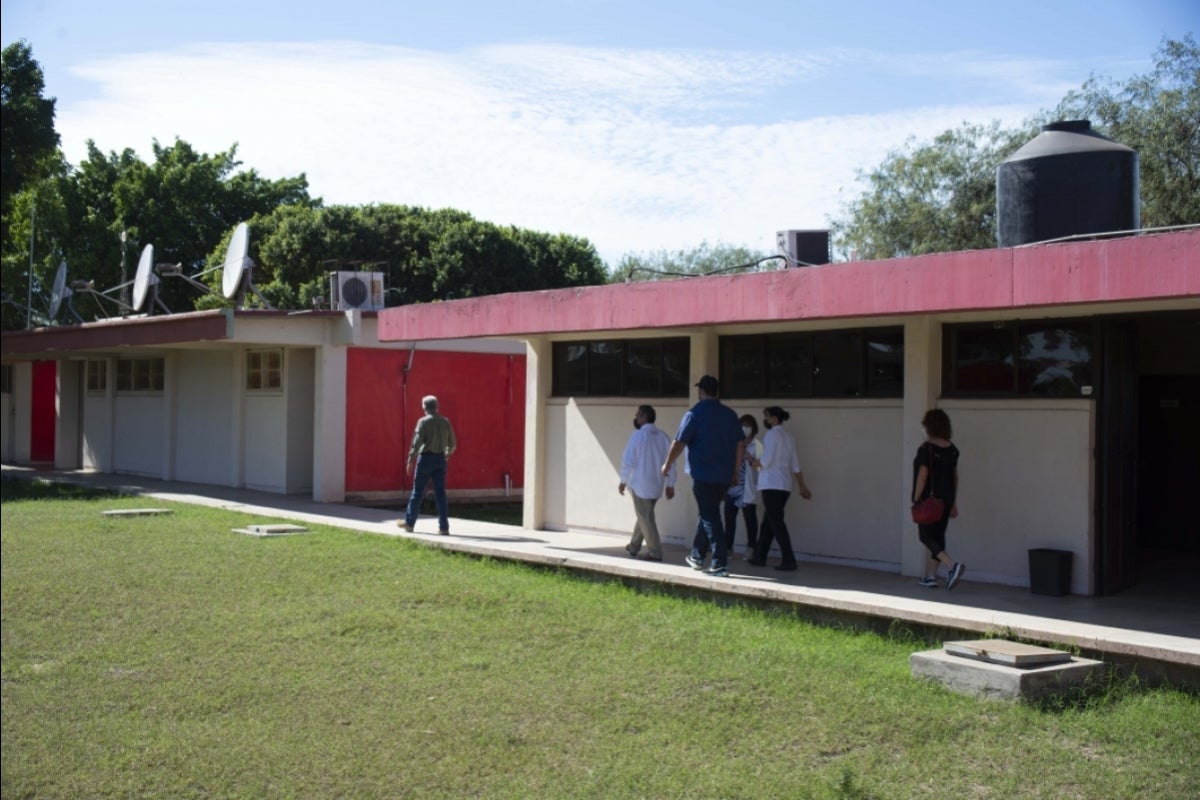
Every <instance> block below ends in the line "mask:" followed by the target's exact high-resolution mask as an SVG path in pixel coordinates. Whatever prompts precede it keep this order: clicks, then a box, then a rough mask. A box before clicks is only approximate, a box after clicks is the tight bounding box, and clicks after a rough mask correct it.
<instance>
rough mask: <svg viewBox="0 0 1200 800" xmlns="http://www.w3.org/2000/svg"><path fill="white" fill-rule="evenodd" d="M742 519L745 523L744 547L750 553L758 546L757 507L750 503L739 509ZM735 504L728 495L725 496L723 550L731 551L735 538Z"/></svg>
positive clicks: (736, 510)
mask: <svg viewBox="0 0 1200 800" xmlns="http://www.w3.org/2000/svg"><path fill="white" fill-rule="evenodd" d="M741 512H742V519H744V520H745V521H746V545H747V546H748V547H749V548H750V550H751V551H753V550H754V548H755V546H756V545H757V544H758V506H756V505H754V504H753V503H751V504H750V505H748V506H743V507H742V509H741ZM737 514H738V507H737V503H736V502H735V501H734V499H733V498H732V497H730V496H729V495H725V549H726V550H732V549H733V541H734V539H736V538H737Z"/></svg>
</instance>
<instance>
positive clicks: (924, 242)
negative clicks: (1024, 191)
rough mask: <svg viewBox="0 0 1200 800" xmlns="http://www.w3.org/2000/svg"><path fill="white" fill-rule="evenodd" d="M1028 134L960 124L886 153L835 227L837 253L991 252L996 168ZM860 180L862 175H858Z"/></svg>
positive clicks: (872, 256)
mask: <svg viewBox="0 0 1200 800" xmlns="http://www.w3.org/2000/svg"><path fill="white" fill-rule="evenodd" d="M1031 130H1032V129H1030V130H1025V129H1022V130H1018V131H1010V130H1004V129H1002V128H1001V127H1000V124H999V123H998V122H993V123H991V124H990V125H986V126H983V125H971V124H966V123H964V124H963V125H962V126H960V127H959V128H957V129H954V130H948V131H945V132H943V133H941V134H939V135H938V136H937V137H936V138H935V139H934V140H933V141H932V142H930V143H928V144H923V145H918V144H916V143H915V142H914V141H913V140H911V139H910V140H909V141H908V142H907V143H906V144H905V147H904V148H902V149H900V150H896V151H893V152H891V153H889V154H888V156H887V158H886V159H884V162H883V163H882V164H881V165H880V166H878V167H876V168H875V169H874V170H872V171H871V172H870V173H869V174H868V175H866V176H865V177H866V180H867V183H868V184H869V186H870V189H869V190H868V191H867V192H866V193H865V194H863V195H862V196H861V197H859V198H858V199H857V200H855V201H853V202H851V203H850V204H849V205H848V206H847V207H846V208H845V209H844V210H843V211H844V214H845V216H846V217H847V218H848V221H846V222H840V223H835V224H834V225H833V226H832V227H833V235H834V241H835V242H836V243H837V247H838V249H840V250H843V251H845V252H847V253H849V254H851V255H852V256H853V257H857V258H862V259H882V258H894V257H897V256H914V255H922V254H924V253H937V252H943V251H946V250H977V249H984V248H989V247H995V246H996V167H997V166H999V164H1000V163H1001V162H1002V161H1003V160H1004V159H1005V158H1006V157H1007V156H1008V155H1009V154H1010V153H1012V152H1013V151H1014V150H1016V149H1017V148H1018V147H1020V145H1021V144H1022V142H1023V141H1025V140H1027V139H1028V138H1029V137H1030V135H1031ZM860 177H861V174H860Z"/></svg>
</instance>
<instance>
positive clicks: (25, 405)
mask: <svg viewBox="0 0 1200 800" xmlns="http://www.w3.org/2000/svg"><path fill="white" fill-rule="evenodd" d="M12 390H13V391H12V395H11V396H9V403H10V405H9V407H8V409H7V412H8V413H6V414H5V415H4V421H5V424H6V425H8V433H7V434H6V436H5V439H6V440H7V441H8V442H9V446H10V448H11V449H10V451H9V452H6V453H5V458H7V459H8V460H10V461H14V462H16V463H17V464H28V463H29V459H30V455H31V452H30V447H31V445H32V442H31V441H30V430H31V427H32V425H33V407H32V406H31V405H30V401H31V400H32V398H33V364H30V363H29V362H19V363H16V364H13V376H12Z"/></svg>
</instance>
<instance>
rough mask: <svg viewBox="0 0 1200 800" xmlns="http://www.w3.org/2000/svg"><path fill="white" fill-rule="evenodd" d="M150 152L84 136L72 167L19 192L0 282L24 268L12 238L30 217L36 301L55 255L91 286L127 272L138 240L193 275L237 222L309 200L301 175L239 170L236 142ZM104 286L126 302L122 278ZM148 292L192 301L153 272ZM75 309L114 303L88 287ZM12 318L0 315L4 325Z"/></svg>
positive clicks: (96, 311)
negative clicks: (148, 157)
mask: <svg viewBox="0 0 1200 800" xmlns="http://www.w3.org/2000/svg"><path fill="white" fill-rule="evenodd" d="M153 155H154V159H153V161H151V162H145V161H142V159H140V158H139V157H138V156H137V154H136V153H134V151H133V150H131V149H125V150H124V151H122V152H120V153H116V152H112V153H108V154H105V153H103V152H101V151H100V150H99V149H98V148H97V147H96V146H95V143H94V142H91V141H89V142H88V154H87V158H85V159H84V161H83V163H81V164H80V165H79V166H78V167H76V168H74V169H70V170H67V171H64V172H63V173H62V174H60V175H58V176H54V177H52V178H50V179H47V180H44V181H42V182H40V183H39V184H36V185H35V186H33V187H30V188H29V189H27V190H26V191H24V192H22V193H21V194H22V195H23V196H22V197H21V198H20V201H21V202H20V206H19V208H15V209H14V214H13V218H12V222H13V225H12V228H13V230H12V233H13V234H14V235H13V236H11V237H9V238H8V239H6V241H5V258H4V275H5V278H6V280H5V283H6V284H7V283H8V282H9V281H8V280H7V278H8V277H9V276H14V277H15V276H16V275H19V274H20V273H21V271H23V270H25V269H27V267H28V262H27V261H26V260H24V259H23V258H22V257H21V252H23V248H19V247H18V245H19V244H20V243H21V242H24V241H27V236H28V232H29V228H30V226H31V224H33V222H34V221H36V239H37V241H39V242H41V244H40V246H38V247H37V248H35V253H36V257H35V264H34V273H35V274H34V280H35V285H36V286H37V287H38V290H39V294H41V295H42V296H43V303H42V305H44V295H45V294H46V289H47V286H48V284H49V281H50V279H51V277H52V275H53V271H54V269H55V268H56V266H57V265H58V263H59V262H60V261H62V260H65V261H66V262H67V264H68V270H69V275H70V277H71V278H72V279H79V278H86V279H88V280H91V281H92V282H93V283H94V285H95V288H96V289H97V290H98V291H104V290H107V289H115V288H116V287H118V286H120V285H121V284H125V283H127V282H129V281H131V280H132V278H133V276H134V271H135V269H136V266H137V263H138V260H139V257H140V255H141V252H142V249H143V248H144V247H145V246H146V245H148V244H153V245H154V256H155V262H156V263H170V264H178V265H180V269H181V270H182V272H183V273H184V274H186V275H196V274H197V273H199V272H200V271H201V270H202V269H203V268H204V266H205V264H206V263H207V260H208V255H209V253H210V252H211V250H212V248H213V246H214V245H215V244H216V243H217V242H219V241H220V240H221V239H222V237H225V236H227V235H228V234H229V231H231V230H232V229H233V227H234V226H236V225H237V223H238V222H240V221H242V220H244V219H247V218H249V217H252V216H254V215H256V214H264V213H267V212H269V211H271V210H273V209H274V208H276V207H277V206H279V205H281V204H298V205H305V206H308V205H315V204H316V203H318V202H319V201H314V200H312V199H310V198H309V196H308V183H307V180H306V179H305V177H304V176H303V175H300V176H299V177H296V178H285V179H283V180H278V181H272V180H267V179H265V178H262V177H261V176H259V175H258V174H257V173H256V172H255V171H254V170H245V171H243V170H240V167H241V162H240V161H238V160H237V147H236V145H235V146H233V147H231V148H230V149H229V150H228V151H226V152H223V153H217V154H215V155H207V154H204V153H199V152H197V151H196V150H195V149H194V148H193V147H192V146H191V145H190V144H188V143H187V142H185V141H182V140H180V139H176V140H175V142H174V143H173V144H171V145H167V146H164V145H161V144H159V143H158V142H157V141H156V142H154V144H153ZM35 206H36V207H35ZM31 213H35V214H36V216H35V217H32V218H31ZM16 234H20V235H19V236H18V235H16ZM26 258H27V256H26ZM112 294H113V296H114V297H116V298H120V299H123V300H124V301H125V302H128V299H129V291H128V288H127V287H126V288H125V289H124V290H123V291H115V292H113V293H112ZM158 294H159V297H160V298H161V299H162V301H163V303H164V304H165V305H166V306H167V307H168V308H170V309H171V310H173V311H182V310H190V309H191V308H192V305H193V303H194V301H195V295H196V291H195V289H193V288H192V287H190V286H188V285H187V284H185V283H184V282H182V281H162V282H160V284H159V289H158ZM75 308H76V310H77V311H79V313H80V314H81V316H83V317H84V318H85V319H87V318H93V317H97V316H103V315H109V314H114V313H120V309H119V308H118V307H117V306H116V305H115V303H107V304H106V303H105V302H101V301H98V300H96V299H95V298H94V296H92V295H84V296H81V297H80V298H78V299H77V300H76V301H75ZM12 322H13V320H11V319H9V318H7V317H6V319H5V325H6V327H11V323H12Z"/></svg>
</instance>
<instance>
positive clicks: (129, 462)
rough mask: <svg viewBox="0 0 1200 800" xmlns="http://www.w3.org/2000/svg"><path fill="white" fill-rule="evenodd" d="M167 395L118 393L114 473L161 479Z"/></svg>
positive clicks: (114, 439) (115, 421) (114, 427)
mask: <svg viewBox="0 0 1200 800" xmlns="http://www.w3.org/2000/svg"><path fill="white" fill-rule="evenodd" d="M166 397H167V395H166V393H165V392H163V393H158V394H151V393H147V394H134V393H130V394H120V393H118V394H117V398H116V404H115V409H114V410H115V414H114V418H113V433H112V439H113V471H114V472H118V473H125V474H129V475H145V476H147V477H151V478H161V477H162V475H163V450H164V448H163V436H164V430H165V428H164V424H165V423H164V414H165V413H166Z"/></svg>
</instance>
